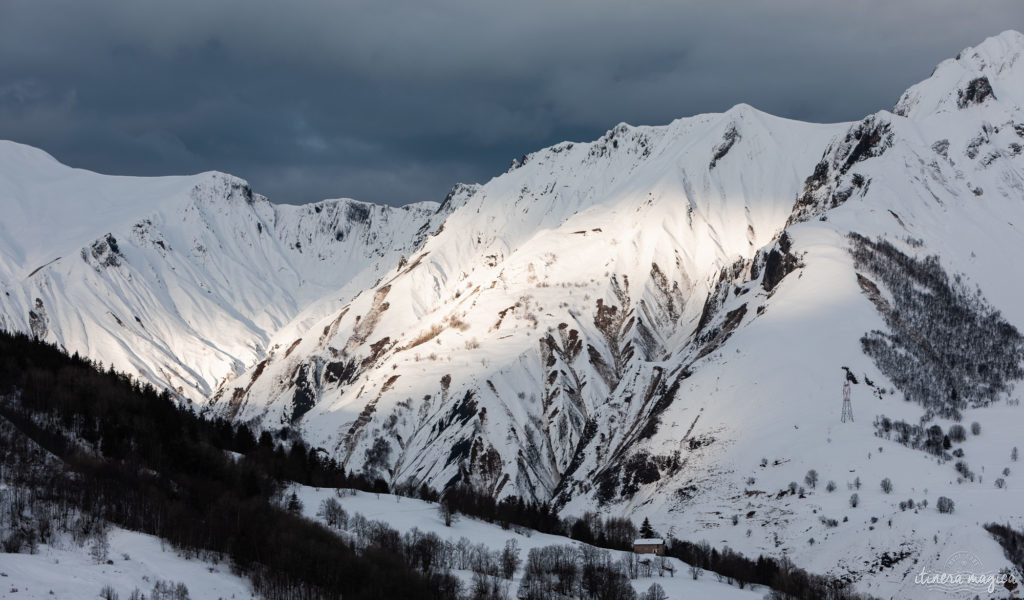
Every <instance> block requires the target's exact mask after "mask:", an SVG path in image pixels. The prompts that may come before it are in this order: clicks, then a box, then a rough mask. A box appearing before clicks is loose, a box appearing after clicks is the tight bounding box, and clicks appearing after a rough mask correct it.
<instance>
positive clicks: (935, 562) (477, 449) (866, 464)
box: [0, 31, 1024, 598]
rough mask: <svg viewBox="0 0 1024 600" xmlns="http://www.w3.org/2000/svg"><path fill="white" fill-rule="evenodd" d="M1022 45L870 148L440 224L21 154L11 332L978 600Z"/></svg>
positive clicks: (555, 162)
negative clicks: (970, 583) (962, 571)
mask: <svg viewBox="0 0 1024 600" xmlns="http://www.w3.org/2000/svg"><path fill="white" fill-rule="evenodd" d="M1022 56H1024V35H1021V34H1020V33H1017V32H1013V31H1008V32H1005V33H1003V34H1000V35H999V36H996V37H993V38H990V39H988V40H985V41H984V42H983V43H982V44H980V45H979V46H977V47H975V48H969V49H967V50H965V51H964V52H963V53H961V54H960V55H959V56H958V57H957V58H955V59H951V60H948V61H945V62H943V63H942V64H940V65H939V66H938V67H937V68H936V70H935V71H934V73H933V74H932V75H931V76H930V77H929V78H928V79H926V80H924V81H922V82H921V83H919V84H917V85H915V86H913V87H911V88H910V89H908V90H907V92H906V93H904V94H903V95H902V97H901V98H900V99H899V100H898V102H897V104H896V105H895V107H894V108H893V109H892V111H885V110H883V111H880V112H878V113H876V114H873V115H870V116H868V117H866V118H865V119H863V120H861V121H859V122H855V123H840V124H808V123H801V122H796V121H790V120H786V119H781V118H777V117H773V116H771V115H767V114H764V113H761V112H759V111H757V110H755V109H753V108H751V107H749V106H745V105H739V106H737V107H735V108H733V109H732V110H730V111H728V112H726V113H723V114H710V115H698V116H695V117H690V118H686V119H680V120H678V121H675V122H673V123H671V124H669V125H666V126H661V127H633V126H629V125H625V124H622V125H619V126H617V127H615V128H613V129H612V130H610V131H609V132H608V133H607V134H605V135H604V136H603V137H602V138H601V139H599V140H597V141H595V142H591V143H568V142H567V143H562V144H558V145H555V146H552V147H550V148H547V149H545V150H541V151H539V152H536V153H533V154H530V155H527V156H524V157H523V158H522V159H519V160H516V161H514V162H513V164H512V166H511V168H510V169H509V171H508V172H506V173H504V174H502V175H500V176H499V177H496V178H494V179H493V180H491V181H490V182H487V183H486V184H483V185H480V186H456V187H455V188H454V189H453V191H452V193H451V194H450V195H449V196H448V198H447V199H446V200H445V201H444V203H442V205H441V206H440V207H437V206H435V205H429V204H424V205H418V206H414V207H407V208H405V209H388V208H384V207H373V206H370V205H364V204H361V203H356V202H354V201H326V202H323V203H318V204H315V205H311V206H306V207H286V206H274V205H272V204H270V203H269V202H267V201H266V200H265V199H263V198H261V197H258V196H255V195H253V194H252V193H251V192H249V190H248V187H247V186H245V184H244V183H243V182H241V181H239V180H236V179H234V178H231V177H228V176H225V175H220V174H204V175H199V176H195V177H189V178H161V179H158V180H141V179H132V178H111V177H103V176H99V175H95V174H90V173H85V172H82V171H74V170H71V169H68V168H66V167H62V166H60V165H58V164H56V162H55V161H53V160H52V159H50V158H49V157H47V156H45V155H42V154H41V153H39V152H38V151H32V150H30V149H26V148H24V147H21V146H15V145H10V144H6V145H3V146H0V172H2V174H0V186H2V187H0V199H2V203H3V206H4V210H5V212H8V213H11V214H12V215H13V216H12V217H11V218H10V219H7V218H5V219H4V220H3V225H2V229H0V252H2V253H3V256H4V258H3V264H2V265H0V277H2V278H3V286H4V290H5V296H4V297H3V298H2V299H0V300H2V301H3V311H2V312H0V326H3V327H5V328H10V329H20V330H31V331H33V332H35V333H37V335H40V336H41V337H43V338H44V339H50V340H54V341H58V342H60V343H62V344H64V345H65V346H66V347H68V348H69V349H71V350H79V351H82V352H86V353H88V354H90V355H91V356H94V357H97V358H100V359H102V360H104V361H106V362H113V363H114V364H115V365H117V366H120V367H121V368H130V369H131V370H133V371H134V372H136V373H138V374H140V375H141V376H142V377H145V378H146V379H148V380H150V381H153V382H155V383H157V384H160V385H168V384H169V385H173V386H174V387H175V388H178V389H180V390H181V392H182V393H183V394H184V395H186V396H189V397H191V398H194V399H200V398H206V399H207V400H208V406H209V410H211V411H212V412H213V413H215V414H220V415H225V416H230V417H231V418H234V419H237V420H239V421H245V422H248V423H253V424H257V425H259V426H261V427H263V428H266V429H277V428H281V427H284V426H287V427H289V428H290V429H292V430H294V431H297V432H299V433H301V435H302V436H303V437H304V438H305V439H307V440H308V441H309V442H311V443H312V444H313V445H315V446H319V447H322V448H323V449H324V451H326V452H328V453H330V454H332V455H334V456H335V457H336V458H338V459H339V460H341V461H343V462H344V463H345V465H346V467H347V468H348V469H350V470H353V471H363V472H365V473H367V474H370V475H376V476H380V477H383V478H385V479H386V480H388V481H389V483H391V484H393V485H406V484H415V485H418V484H421V483H426V484H429V485H431V486H434V487H436V488H443V487H445V486H447V485H451V484H453V483H455V482H458V481H462V482H466V483H469V484H471V485H474V486H476V487H477V488H478V489H481V490H484V491H486V492H489V493H491V494H493V495H495V496H499V497H500V496H505V495H521V496H524V497H527V498H529V499H534V500H538V501H545V502H552V503H553V504H555V505H556V506H557V507H559V508H560V509H561V510H562V511H565V512H568V513H582V512H584V511H586V510H591V509H599V510H602V511H604V512H606V513H611V514H623V515H627V516H633V517H643V516H649V517H650V518H651V521H652V522H653V523H654V524H655V525H656V526H657V527H658V528H659V529H661V530H662V533H666V534H667V533H670V532H671V533H674V534H675V535H677V536H679V537H682V538H688V539H702V538H703V539H707V540H708V541H709V542H711V543H712V544H713V545H715V546H721V545H723V544H728V545H730V546H732V547H734V548H737V549H739V550H740V551H742V552H744V553H749V554H752V555H756V554H757V553H768V554H772V555H776V556H777V555H782V554H785V555H787V556H789V557H790V558H792V559H793V560H794V561H795V562H796V563H797V564H799V565H800V566H802V567H805V568H807V569H809V570H811V571H816V572H828V573H831V574H833V575H834V576H836V577H839V578H843V579H846V580H849V581H853V582H855V583H856V585H857V587H858V589H861V590H862V591H866V592H870V593H874V594H877V595H882V596H886V597H899V598H913V597H919V598H928V597H934V595H936V594H939V593H942V592H944V591H945V592H949V593H950V594H952V595H954V596H955V595H957V594H960V593H962V590H943V589H936V588H932V587H929V586H927V585H922V584H918V583H915V581H914V576H915V575H917V574H918V573H919V571H920V569H921V568H927V569H928V570H929V571H941V570H944V568H946V567H948V568H946V570H949V568H952V567H950V565H952V566H956V565H958V564H960V563H958V562H956V561H957V557H958V556H960V555H957V554H956V553H957V552H968V553H969V554H970V558H972V559H973V560H974V561H976V563H975V568H976V569H981V570H983V571H986V572H994V571H997V570H999V569H1000V568H1002V567H1005V566H1007V565H1008V564H1009V563H1007V561H1006V559H1005V558H1004V557H1003V553H1002V550H1001V549H1000V547H999V545H998V544H997V543H996V542H995V541H994V540H993V539H992V537H991V536H990V535H989V534H988V533H987V532H986V531H985V530H984V529H983V528H982V526H981V525H982V524H984V523H988V522H1000V523H1010V524H1011V525H1012V526H1013V527H1016V528H1018V529H1021V528H1022V527H1024V520H1022V516H1021V514H1020V510H1019V506H1020V505H1021V503H1022V501H1024V484H1018V483H1017V480H1016V474H1015V473H1014V469H1015V468H1016V464H1015V463H1013V461H1012V460H1011V458H1010V456H1011V449H1012V448H1013V447H1014V446H1016V445H1020V436H1019V431H1020V428H1021V427H1020V426H1021V422H1022V414H1021V412H1020V411H1021V410H1022V409H1021V408H1020V405H1019V404H1020V403H1019V400H1020V396H1021V393H1020V392H1019V391H1017V390H1016V389H1015V387H1014V385H1015V383H1016V382H1017V381H1019V380H1020V379H1021V378H1024V370H1022V367H1021V361H1022V360H1024V336H1022V335H1021V333H1020V331H1024V307H1022V305H1021V303H1020V302H1019V296H1020V292H1021V283H1020V282H1021V281H1022V280H1024V271H1022V267H1020V266H1019V264H1018V263H1017V262H1016V257H1017V256H1018V255H1020V254H1021V253H1022V251H1024V236H1022V230H1021V229H1020V228H1021V227H1022V226H1024V156H1022V145H1024V58H1022ZM82 190H88V193H83V192H82ZM78 197H83V198H86V199H88V202H84V201H83V202H76V198H78ZM129 215H131V216H129ZM37 298H38V301H37ZM844 381H845V382H849V383H850V387H851V397H852V405H853V413H854V416H855V421H852V422H849V421H847V422H843V421H842V420H841V419H840V412H841V406H842V405H841V398H842V395H841V394H842V385H843V383H844ZM960 421H962V424H961V423H960ZM973 423H977V427H975V426H974V425H973ZM1004 469H1005V470H1006V471H1004ZM811 470H814V471H815V472H816V476H814V477H811V476H810V475H809V471H811ZM885 478H888V479H889V483H890V484H891V485H885V486H883V485H882V483H881V482H882V480H883V479H885ZM997 480H998V481H1001V484H997ZM791 482H794V483H792V484H791ZM997 485H998V487H997ZM883 488H890V489H888V491H887V489H883ZM854 493H855V494H856V495H857V499H856V502H854V501H853V499H852V498H851V495H852V494H854ZM940 496H944V497H947V498H949V499H952V500H953V501H954V503H955V510H954V511H953V512H952V513H951V514H947V513H941V514H940V513H939V512H938V511H937V510H936V505H937V503H938V502H937V500H938V498H939V497H940ZM924 501H927V505H926V504H925V503H924ZM908 503H909V507H908ZM854 505H856V506H854ZM961 558H962V557H961Z"/></svg>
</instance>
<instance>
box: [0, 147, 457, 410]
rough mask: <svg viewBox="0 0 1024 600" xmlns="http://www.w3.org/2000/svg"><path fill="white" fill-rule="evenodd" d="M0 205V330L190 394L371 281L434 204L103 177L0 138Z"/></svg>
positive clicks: (411, 239) (195, 395)
mask: <svg viewBox="0 0 1024 600" xmlns="http://www.w3.org/2000/svg"><path fill="white" fill-rule="evenodd" d="M0 207H2V211H3V219H0V291H2V296H0V327H2V328H4V329H7V330H17V331H26V332H31V333H33V334H35V335H37V336H38V337H39V338H40V339H43V340H45V341H50V342H55V343H57V344H59V345H61V346H63V347H65V348H67V349H68V350H69V351H70V352H80V353H82V354H85V355H88V356H91V357H93V358H96V359H98V360H102V361H103V362H104V363H106V364H113V365H115V366H116V367H117V368H119V369H122V370H126V371H128V372H131V373H134V374H136V375H138V376H139V377H141V378H142V379H143V380H144V381H149V382H151V383H153V384H154V385H156V386H158V387H170V388H172V389H174V390H177V391H178V392H179V393H180V394H181V395H183V396H185V397H187V398H190V399H194V400H202V399H204V398H206V397H207V396H209V395H210V394H211V393H212V391H213V390H214V388H215V387H216V386H217V385H218V384H219V383H220V382H221V381H222V380H223V379H224V378H225V377H228V376H231V375H233V374H235V373H238V372H241V371H242V370H243V369H244V368H245V367H246V366H249V365H251V364H253V363H254V362H255V361H256V360H258V359H261V358H262V357H263V356H264V355H265V353H266V349H267V348H266V346H267V344H268V342H269V340H270V338H271V336H272V335H273V334H274V333H275V332H277V331H278V329H280V328H281V327H282V326H284V325H285V324H287V323H289V322H291V321H293V319H295V318H296V316H297V315H300V313H301V314H302V317H303V319H306V320H315V319H316V317H317V316H319V315H321V314H327V313H328V312H330V311H332V310H334V309H336V308H337V306H340V305H341V304H342V303H343V302H345V301H347V300H348V299H349V298H350V297H351V296H353V295H354V294H355V292H357V291H358V290H360V289H362V288H364V287H366V286H369V285H373V283H374V282H375V281H376V279H377V278H378V277H379V276H380V274H381V273H383V272H384V271H385V270H386V269H387V268H389V267H391V266H392V265H393V264H395V263H397V262H398V260H399V259H400V257H401V256H402V255H403V253H406V254H407V253H408V252H410V251H411V249H412V248H414V247H415V246H416V244H418V243H419V242H418V240H420V239H422V237H423V236H424V235H425V234H426V233H427V231H428V230H429V220H430V218H431V217H432V216H433V215H434V212H435V211H436V208H437V205H436V204H434V203H423V204H419V205H413V206H408V207H403V208H390V207H384V206H375V205H371V204H366V203H361V202H356V201H353V200H325V201H323V202H318V203H315V204H311V205H306V206H286V205H273V204H271V203H270V202H269V201H267V199H266V198H263V197H262V196H259V195H256V194H254V193H253V192H252V191H251V190H250V188H249V186H248V184H246V183H245V182H244V181H242V180H240V179H237V178H235V177H231V176H229V175H224V174H221V173H203V174H200V175H194V176H188V177H161V178H138V177H111V176H105V175H99V174H96V173H92V172H89V171H83V170H79V169H72V168H69V167H66V166H64V165H61V164H60V163H58V162H57V161H56V160H54V159H53V158H52V157H50V156H49V155H47V154H45V153H44V152H41V151H39V150H35V149H32V148H29V147H26V146H22V145H19V144H14V143H11V142H0ZM303 319H300V320H298V321H296V323H295V325H296V326H301V324H302V323H303V322H305V320H303Z"/></svg>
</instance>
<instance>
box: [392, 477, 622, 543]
mask: <svg viewBox="0 0 1024 600" xmlns="http://www.w3.org/2000/svg"><path fill="white" fill-rule="evenodd" d="M395 491H396V493H399V494H403V495H409V496H415V497H418V498H420V499H421V500H427V501H432V502H433V501H438V502H441V503H442V504H443V505H444V506H445V507H446V508H447V510H450V511H451V512H453V513H455V514H463V515H467V516H470V517H474V518H476V519H480V520H482V521H486V522H488V523H496V524H498V525H500V526H501V527H503V528H505V529H508V528H509V527H511V526H513V525H516V526H520V527H525V528H527V529H533V530H536V531H539V532H541V533H550V534H553V535H561V536H565V537H569V538H572V539H574V540H578V541H580V542H583V543H585V544H590V545H592V546H600V547H602V548H611V549H615V550H632V549H633V540H635V539H636V537H637V529H636V526H635V525H633V522H632V521H630V520H629V519H625V518H620V517H602V516H601V515H600V514H598V513H596V512H587V513H584V514H583V515H582V516H581V517H569V518H566V519H563V518H560V517H559V516H558V513H557V512H556V511H555V509H554V508H552V507H551V505H550V504H548V503H546V502H540V503H538V502H525V501H523V499H522V498H520V497H518V496H508V497H505V498H502V499H501V500H495V499H494V496H493V495H489V494H483V493H480V492H478V491H476V490H475V489H473V488H472V487H470V486H467V485H465V484H456V485H454V486H452V487H450V488H448V489H447V490H445V492H444V493H443V494H439V493H438V492H436V491H435V490H432V489H430V488H428V487H426V486H421V487H420V488H418V489H417V490H416V494H408V493H403V492H405V491H406V490H402V489H396V490H395Z"/></svg>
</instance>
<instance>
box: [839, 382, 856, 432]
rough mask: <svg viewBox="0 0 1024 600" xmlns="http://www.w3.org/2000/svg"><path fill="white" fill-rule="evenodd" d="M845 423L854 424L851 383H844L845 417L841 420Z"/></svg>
mask: <svg viewBox="0 0 1024 600" xmlns="http://www.w3.org/2000/svg"><path fill="white" fill-rule="evenodd" d="M839 420H840V421H842V422H843V423H845V422H847V421H849V422H851V423H852V422H853V404H852V403H851V402H850V381H849V380H846V381H844V382H843V416H842V418H840V419H839Z"/></svg>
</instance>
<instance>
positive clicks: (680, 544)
mask: <svg viewBox="0 0 1024 600" xmlns="http://www.w3.org/2000/svg"><path fill="white" fill-rule="evenodd" d="M665 553H666V555H667V556H672V557H675V558H678V559H679V560H681V561H683V562H685V563H689V564H690V565H692V566H693V567H699V568H701V569H705V570H707V571H714V572H715V573H718V574H719V575H721V576H724V577H726V578H728V579H730V580H732V581H735V582H737V584H738V585H739V587H741V588H742V587H744V586H745V585H749V584H757V585H763V586H766V587H769V588H771V590H772V591H771V592H770V593H769V594H768V596H767V598H769V599H772V600H774V599H780V600H781V599H786V600H821V599H822V598H828V599H829V600H861V599H863V598H866V597H865V596H863V595H860V594H857V593H856V592H853V591H850V590H848V589H847V587H848V584H847V583H846V582H844V581H840V580H837V579H829V578H827V577H822V576H820V575H814V574H812V573H808V572H807V571H805V570H803V569H800V568H797V567H796V566H794V565H793V563H792V562H790V561H789V560H788V559H786V558H783V559H782V560H775V559H773V558H770V557H767V556H758V557H757V559H756V560H753V559H750V558H747V557H745V556H743V555H741V554H739V553H738V552H733V551H732V550H730V549H729V548H728V547H727V548H723V549H722V550H721V551H719V550H717V549H715V548H712V547H711V546H710V545H709V544H708V543H707V542H701V543H699V544H694V543H692V542H686V541H683V540H676V539H672V540H669V544H668V547H667V548H666V550H665ZM694 576H695V577H696V574H695V573H694Z"/></svg>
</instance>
